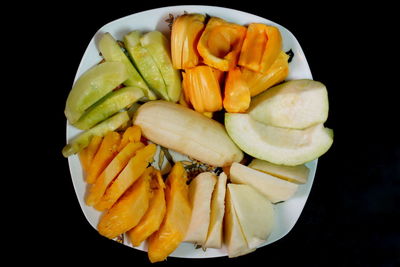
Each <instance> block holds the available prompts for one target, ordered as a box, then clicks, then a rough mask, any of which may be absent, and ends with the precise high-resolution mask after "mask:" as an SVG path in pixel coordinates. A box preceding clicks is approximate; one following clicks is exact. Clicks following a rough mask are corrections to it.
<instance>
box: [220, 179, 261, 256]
mask: <svg viewBox="0 0 400 267" xmlns="http://www.w3.org/2000/svg"><path fill="white" fill-rule="evenodd" d="M225 203H226V205H225V217H224V242H225V244H226V247H227V252H228V257H229V258H234V257H238V256H241V255H244V254H248V253H250V252H252V251H254V250H255V249H250V248H249V247H248V246H247V242H246V239H245V237H244V235H243V232H242V229H241V227H240V223H239V220H238V217H237V215H236V211H235V208H234V207H233V203H232V197H231V194H230V190H229V185H228V188H227V190H226V198H225Z"/></svg>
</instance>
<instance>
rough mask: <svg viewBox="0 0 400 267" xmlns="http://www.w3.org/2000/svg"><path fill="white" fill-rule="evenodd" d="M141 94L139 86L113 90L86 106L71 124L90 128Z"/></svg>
mask: <svg viewBox="0 0 400 267" xmlns="http://www.w3.org/2000/svg"><path fill="white" fill-rule="evenodd" d="M143 96H144V94H143V91H142V89H141V88H139V87H134V86H128V87H124V88H121V89H118V90H115V91H113V92H111V93H109V94H108V95H107V96H105V97H103V98H102V99H101V100H99V101H98V102H96V103H95V104H93V105H92V106H91V107H90V108H88V109H87V110H86V112H85V113H84V114H83V115H82V116H81V117H80V118H79V120H78V121H77V122H76V123H74V124H73V125H74V126H75V127H77V128H79V129H82V130H87V129H90V128H91V127H93V126H94V125H96V124H97V123H99V122H101V121H103V120H105V119H107V118H109V117H110V116H112V115H114V114H115V113H117V112H118V111H120V110H122V109H123V108H126V107H128V106H130V105H132V104H133V103H135V102H136V101H138V100H139V99H141V98H142V97H143Z"/></svg>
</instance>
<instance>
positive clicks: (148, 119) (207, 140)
mask: <svg viewBox="0 0 400 267" xmlns="http://www.w3.org/2000/svg"><path fill="white" fill-rule="evenodd" d="M133 124H134V125H138V126H140V128H141V129H142V134H143V136H144V137H146V138H147V139H149V140H150V141H152V142H154V143H156V144H159V145H161V146H164V147H167V148H169V149H172V150H175V151H177V152H179V153H182V154H185V155H187V156H189V157H191V158H193V159H196V160H198V161H201V162H204V163H206V164H209V165H211V166H215V167H224V166H229V165H231V164H232V163H233V162H239V161H241V160H242V158H243V152H242V151H241V150H240V149H239V148H238V147H237V146H236V145H235V144H234V143H233V141H232V140H231V139H230V137H229V136H228V134H227V133H226V131H225V128H224V126H223V125H222V124H220V123H218V122H216V121H214V120H212V119H210V118H208V117H206V116H204V115H203V114H200V113H198V112H196V111H194V110H191V109H189V108H186V107H184V106H182V105H179V104H175V103H171V102H167V101H163V100H157V101H150V102H147V103H145V104H143V105H142V106H141V107H140V108H139V109H138V110H137V112H136V114H135V116H134V118H133Z"/></svg>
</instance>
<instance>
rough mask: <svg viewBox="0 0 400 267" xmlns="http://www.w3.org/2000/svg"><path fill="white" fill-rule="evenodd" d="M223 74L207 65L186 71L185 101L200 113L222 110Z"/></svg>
mask: <svg viewBox="0 0 400 267" xmlns="http://www.w3.org/2000/svg"><path fill="white" fill-rule="evenodd" d="M222 76H223V72H222V71H220V70H218V69H214V68H211V67H209V66H206V65H202V66H196V67H194V68H191V69H186V70H185V73H184V75H183V82H182V83H183V88H184V89H183V91H184V95H185V101H186V102H187V103H191V105H192V106H193V108H194V110H196V111H198V112H214V111H218V110H221V109H222V97H221V87H220V83H221V81H222Z"/></svg>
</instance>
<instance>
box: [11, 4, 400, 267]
mask: <svg viewBox="0 0 400 267" xmlns="http://www.w3.org/2000/svg"><path fill="white" fill-rule="evenodd" d="M147 2H149V3H137V1H130V2H128V1H127V2H117V1H114V2H113V3H100V2H99V3H91V4H90V5H88V6H83V3H81V4H76V3H71V2H68V4H67V3H62V2H59V3H57V4H51V5H46V6H35V10H36V11H37V12H34V13H33V16H32V18H29V22H30V23H37V22H38V23H39V24H38V26H36V25H35V26H34V27H33V26H32V27H31V28H30V29H28V30H25V31H23V32H24V33H25V34H26V33H28V34H26V36H28V37H29V42H28V43H27V44H25V43H24V44H23V46H24V47H25V51H26V50H27V51H29V52H31V53H29V55H30V57H28V58H26V60H27V64H28V65H29V66H30V67H32V68H34V67H33V65H32V64H30V63H31V61H36V62H40V63H43V65H44V66H46V67H45V68H42V69H38V70H36V71H38V72H39V74H37V76H36V80H35V82H36V84H35V86H34V88H36V89H35V90H36V91H35V92H34V93H33V95H34V96H36V97H38V99H41V100H44V101H43V103H40V104H39V105H36V104H35V107H34V109H30V111H32V112H34V114H35V116H33V119H30V120H28V122H27V123H28V125H29V127H32V130H33V131H34V132H39V134H38V137H37V140H39V144H38V143H34V144H33V145H32V146H34V151H36V152H37V153H36V154H35V156H31V157H30V160H35V159H38V162H39V163H38V164H35V165H34V167H32V168H31V169H30V170H29V171H30V175H31V176H32V175H33V176H35V177H39V178H40V179H38V180H35V181H34V183H33V184H34V185H33V186H34V188H35V189H34V194H33V195H34V197H32V198H30V200H31V203H29V205H28V206H29V207H25V208H26V209H27V210H28V211H29V212H31V213H29V217H28V218H27V219H28V220H30V221H31V222H33V223H31V224H28V225H26V224H25V226H24V227H22V228H20V229H18V234H17V235H18V236H22V237H23V239H24V242H23V245H19V247H21V248H22V249H21V250H22V251H23V252H33V253H31V254H30V256H29V258H30V259H31V260H35V261H37V262H38V263H40V262H50V263H51V262H53V263H56V262H57V263H66V264H79V265H80V264H85V265H86V264H87V265H89V264H93V265H92V266H97V265H99V264H102V263H103V264H105V263H107V264H113V265H121V264H126V263H127V264H129V265H132V266H134V265H135V266H136V265H141V264H147V263H148V259H147V255H146V253H143V252H140V251H137V250H134V249H131V248H129V247H125V246H123V245H120V244H117V243H116V242H113V241H110V240H107V239H106V238H103V237H102V236H100V235H99V234H98V233H97V232H96V230H95V229H93V228H92V227H91V226H90V225H89V223H88V222H87V221H86V219H85V217H84V215H83V213H82V211H81V209H80V207H79V204H78V201H77V199H76V196H75V192H74V189H73V186H72V182H71V178H70V174H69V169H68V162H67V160H66V159H64V158H63V157H62V154H61V149H62V147H63V146H64V145H65V138H66V137H65V125H66V120H65V117H64V114H63V110H64V105H65V100H66V98H67V95H68V92H69V90H70V88H71V86H72V83H73V79H74V77H75V73H76V70H77V68H78V65H79V63H80V59H81V57H82V56H83V53H84V51H85V49H86V47H87V44H88V43H89V41H90V39H91V38H92V37H93V35H94V34H95V32H96V31H97V30H98V29H99V28H101V27H102V26H103V25H104V24H106V23H108V22H110V21H112V20H115V19H118V18H120V17H123V16H126V15H130V14H133V13H136V12H139V11H143V10H147V9H151V8H156V7H162V6H169V5H178V4H188V3H187V2H183V3H178V2H177V1H168V2H165V3H156V2H152V3H150V1H147ZM322 2H323V1H320V3H321V4H317V5H310V6H305V5H304V3H297V4H289V3H272V2H271V3H268V2H265V3H262V2H259V3H258V4H252V3H251V2H249V1H243V2H242V3H240V2H239V3H237V4H235V3H233V1H231V2H228V1H226V2H209V3H207V2H197V4H209V5H216V6H224V7H230V8H233V9H238V10H242V11H245V12H249V13H253V14H255V15H259V16H262V17H265V18H267V19H270V20H272V21H275V22H277V23H279V24H281V25H283V26H284V27H286V28H287V29H289V30H290V31H291V32H292V33H293V34H294V35H295V36H296V38H297V39H298V41H299V43H300V44H301V46H302V48H303V51H304V53H305V55H306V57H307V60H308V63H309V66H310V68H311V71H312V74H313V77H314V79H315V80H318V81H321V82H323V83H324V84H325V85H326V86H327V88H328V92H329V100H330V113H329V118H328V121H327V122H326V123H325V125H326V126H327V127H329V128H332V129H334V133H335V138H334V144H333V146H332V148H331V149H330V150H329V151H328V153H327V154H325V155H323V156H322V157H321V158H320V159H319V162H318V168H317V174H316V177H315V181H314V184H313V188H312V191H311V194H310V196H309V198H308V201H307V204H306V206H305V208H304V210H303V213H302V215H301V217H300V219H299V220H298V222H297V224H296V225H295V227H294V228H293V229H292V231H291V232H290V233H289V234H288V235H287V236H285V237H284V238H282V239H281V240H279V241H277V242H275V243H273V244H271V245H268V246H266V247H263V248H260V249H258V250H257V251H255V252H254V253H251V254H249V255H246V256H242V257H239V258H235V259H228V258H227V257H222V258H215V259H196V260H194V259H179V258H168V260H167V261H166V262H163V263H158V265H171V264H172V265H176V264H181V265H188V264H189V265H203V264H214V263H217V264H229V265H242V264H250V263H254V262H256V261H257V262H259V263H260V264H262V265H265V266H268V265H269V266H273V265H277V264H279V265H282V266H285V265H288V264H289V263H290V264H299V265H300V266H303V265H305V266H395V265H399V264H400V261H399V251H400V230H399V221H398V219H396V217H397V215H399V203H400V199H399V189H400V186H399V185H400V167H399V166H400V141H399V133H398V131H399V130H398V124H399V121H400V119H399V115H400V112H399V108H398V104H397V98H396V96H395V95H396V93H397V91H398V89H399V86H398V84H397V83H396V78H397V77H396V74H395V72H394V71H395V70H396V69H395V68H393V67H391V65H390V64H391V63H393V62H395V57H396V56H397V48H396V46H395V42H394V40H393V37H392V36H393V31H394V29H391V28H390V25H391V24H390V23H393V22H394V19H395V17H391V14H390V13H391V10H393V7H391V6H383V7H377V6H375V5H365V4H364V5H363V6H362V7H360V6H355V7H349V6H348V5H347V4H339V3H337V2H335V4H334V5H333V4H326V3H324V4H322ZM193 3H194V2H191V4H193ZM379 16H383V17H384V18H385V20H383V21H382V20H380V19H378V17H379ZM379 18H380V17H379ZM391 20H392V21H391ZM28 25H29V24H28ZM18 40H19V41H22V40H20V39H18ZM36 46H38V48H41V49H37V48H36ZM391 70H393V71H391ZM49 79H50V80H49ZM23 82H24V83H26V81H23ZM31 118H32V117H31ZM38 121H39V123H38ZM24 140H26V139H24ZM43 147H45V149H44V150H43ZM27 180H29V179H27ZM37 181H40V182H37ZM25 204H26V203H25ZM27 226H28V227H27ZM22 259H23V257H21V259H19V258H18V259H15V260H17V261H18V260H22Z"/></svg>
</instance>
